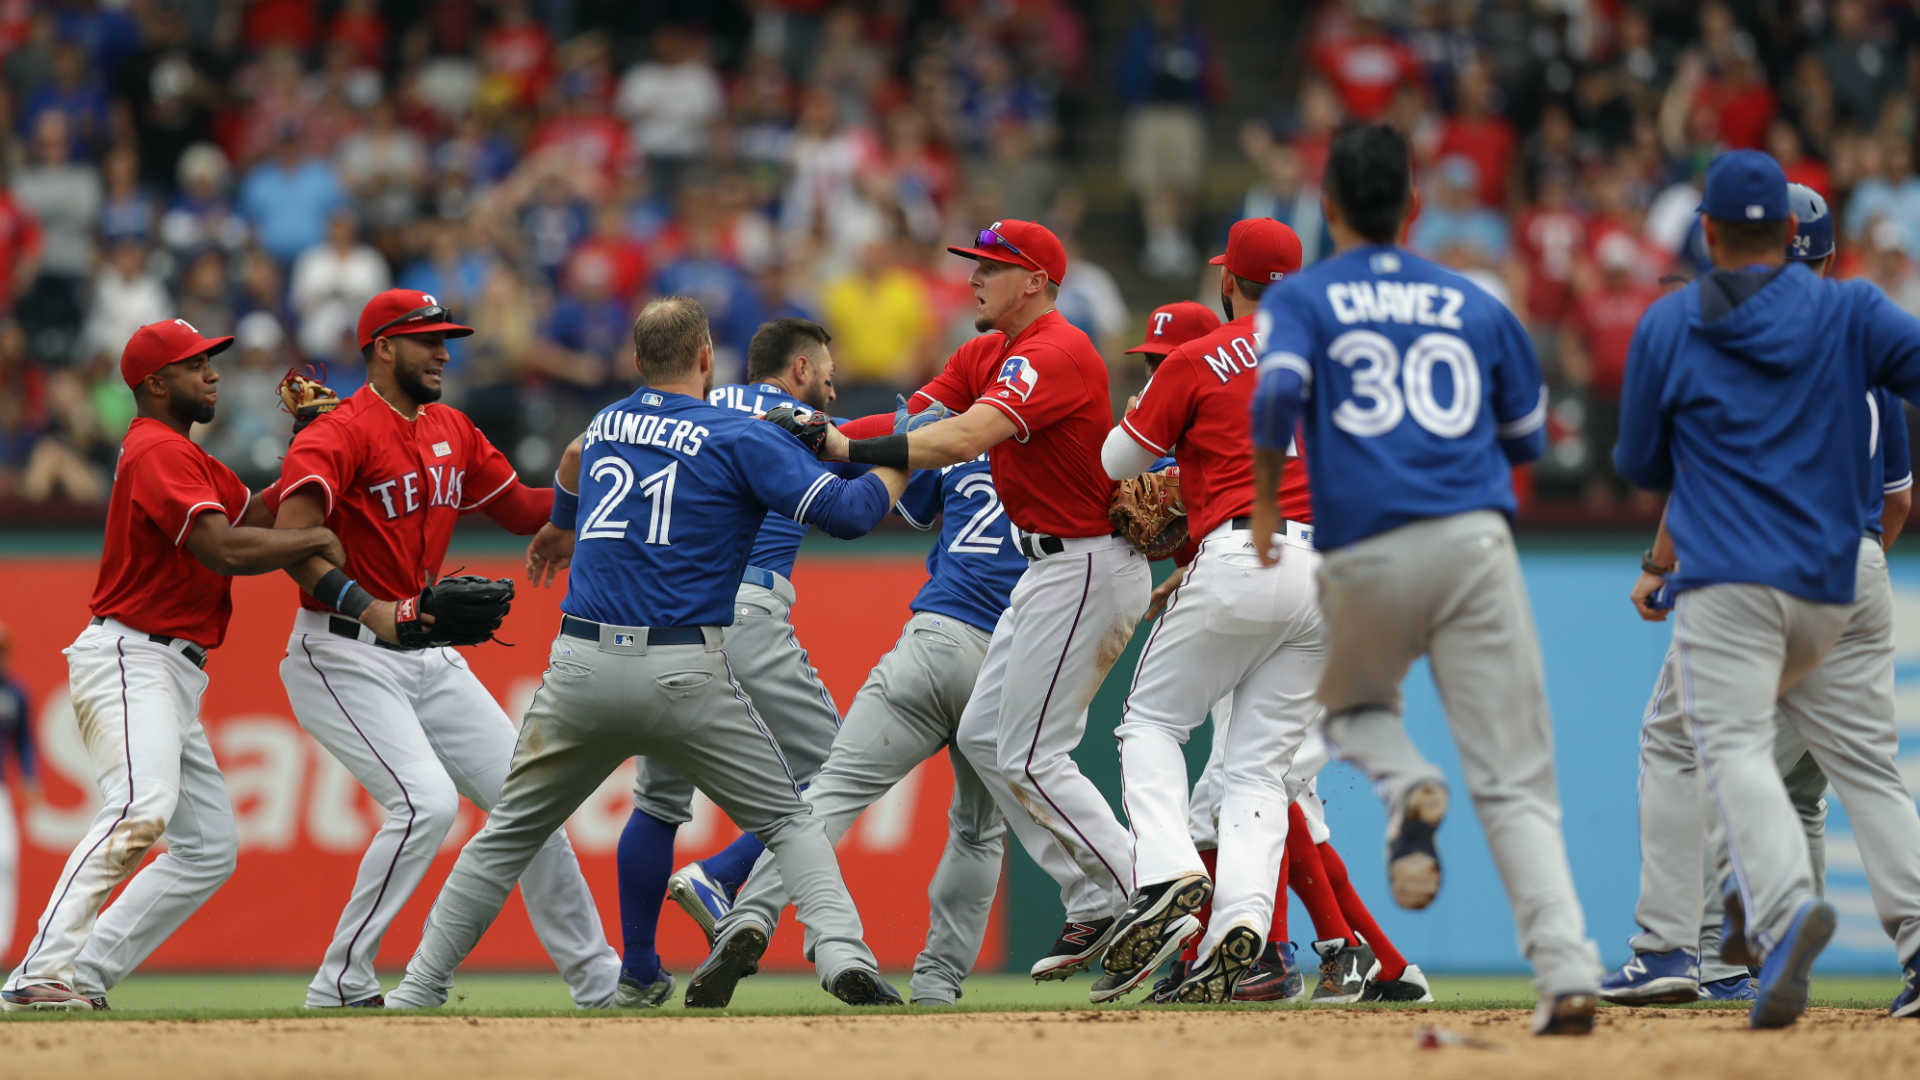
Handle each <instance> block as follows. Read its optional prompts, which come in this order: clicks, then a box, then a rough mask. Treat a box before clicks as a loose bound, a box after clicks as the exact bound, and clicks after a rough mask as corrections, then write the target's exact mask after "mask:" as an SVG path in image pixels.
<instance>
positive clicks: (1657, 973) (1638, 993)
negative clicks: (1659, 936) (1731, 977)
mask: <svg viewBox="0 0 1920 1080" xmlns="http://www.w3.org/2000/svg"><path fill="white" fill-rule="evenodd" d="M1600 998H1601V1000H1603V1001H1610V1002H1612V1003H1614V1004H1615V1005H1684V1004H1686V1003H1688V1002H1691V1001H1699V1000H1700V957H1699V956H1698V955H1697V954H1695V953H1694V951H1693V950H1692V949H1669V950H1667V951H1666V952H1637V953H1634V954H1633V959H1631V960H1629V961H1627V962H1626V963H1625V964H1623V965H1621V967H1620V970H1619V971H1616V972H1613V973H1611V974H1609V975H1608V976H1607V977H1606V978H1604V979H1601V980H1600Z"/></svg>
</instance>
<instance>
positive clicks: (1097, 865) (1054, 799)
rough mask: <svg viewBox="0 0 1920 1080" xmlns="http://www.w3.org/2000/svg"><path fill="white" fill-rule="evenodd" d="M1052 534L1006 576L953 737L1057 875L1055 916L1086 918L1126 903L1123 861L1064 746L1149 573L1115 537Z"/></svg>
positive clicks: (1080, 728)
mask: <svg viewBox="0 0 1920 1080" xmlns="http://www.w3.org/2000/svg"><path fill="white" fill-rule="evenodd" d="M1063 543H1064V545H1065V550H1063V551H1061V552H1060V553H1059V554H1057V555H1048V556H1045V557H1042V558H1039V559H1035V560H1033V561H1032V563H1030V564H1029V565H1028V567H1027V571H1026V573H1024V574H1022V575H1021V576H1020V581H1019V583H1018V584H1017V585H1015V586H1014V588H1013V595H1012V599H1011V602H1010V603H1009V604H1008V606H1007V610H1006V611H1005V612H1003V613H1002V614H1001V616H1000V621H999V623H998V624H996V625H995V626H994V628H993V639H992V642H991V643H990V644H989V645H988V646H987V658H986V661H985V662H984V663H982V664H981V665H980V680H979V682H978V683H976V684H975V685H974V691H973V697H972V698H971V699H969V700H968V702H967V708H966V712H965V713H963V714H962V715H961V717H960V726H959V728H958V729H957V730H956V731H955V732H954V744H955V745H957V746H958V747H960V751H961V753H963V754H965V755H966V757H967V760H968V761H970V762H972V763H973V767H974V769H975V770H976V771H978V772H979V774H980V779H981V781H982V782H983V783H985V784H986V786H987V790H988V791H989V792H991V793H992V795H993V801H994V802H995V804H997V805H998V806H999V807H1000V812H1001V813H1003V814H1005V815H1006V817H1007V824H1008V825H1009V826H1010V827H1012V829H1013V833H1014V835H1015V836H1017V837H1019V839H1020V844H1021V846H1022V847H1024V848H1026V850H1027V854H1028V855H1030V856H1032V857H1033V861H1034V862H1036V863H1038V864H1040V868H1041V869H1043V870H1045V871H1046V872H1047V874H1048V875H1049V876H1050V877H1052V878H1053V880H1054V881H1055V882H1057V883H1058V884H1059V886H1060V901H1061V904H1062V905H1063V906H1065V908H1066V915H1067V918H1068V919H1069V920H1071V921H1076V922H1091V921H1093V920H1095V919H1104V918H1108V917H1109V916H1113V915H1117V914H1119V913H1120V910H1121V908H1123V907H1125V906H1126V900H1127V892H1128V890H1129V889H1130V888H1131V887H1132V882H1133V860H1132V858H1131V856H1130V855H1129V853H1128V841H1127V831H1126V830H1125V829H1123V828H1121V827H1120V822H1119V819H1117V818H1115V817H1114V814H1113V808H1112V807H1111V806H1109V805H1107V800H1106V798H1105V796H1103V795H1101V794H1100V789H1099V788H1096V787H1094V786H1093V781H1091V780H1088V779H1087V778H1086V776H1085V775H1083V774H1082V773H1081V772H1080V767H1079V766H1078V765H1076V764H1074V761H1073V758H1072V757H1070V756H1068V755H1069V754H1071V753H1072V752H1073V750H1074V748H1075V747H1077V746H1079V745H1080V739H1081V736H1083V735H1084V734H1086V730H1087V707H1088V705H1089V704H1091V703H1092V701H1093V695H1094V694H1095V693H1096V692H1097V691H1098V690H1099V689H1100V683H1101V682H1102V681H1103V680H1104V679H1105V678H1106V676H1107V672H1108V671H1109V670H1111V669H1112V667H1113V665H1114V662H1115V661H1117V660H1119V659H1120V654H1121V653H1122V652H1124V651H1126V647H1127V643H1128V642H1129V641H1131V640H1132V639H1133V628H1134V627H1135V626H1136V625H1137V624H1138V623H1139V621H1140V615H1141V613H1142V612H1144V611H1146V610H1147V594H1148V593H1150V592H1151V591H1152V581H1151V575H1150V573H1149V572H1148V569H1147V560H1146V558H1145V557H1144V556H1142V555H1141V554H1140V553H1139V552H1137V551H1135V550H1133V548H1132V547H1130V546H1128V545H1127V542H1126V541H1124V540H1121V539H1119V538H1118V537H1105V536H1103V537H1090V538H1087V539H1074V540H1065V541H1063Z"/></svg>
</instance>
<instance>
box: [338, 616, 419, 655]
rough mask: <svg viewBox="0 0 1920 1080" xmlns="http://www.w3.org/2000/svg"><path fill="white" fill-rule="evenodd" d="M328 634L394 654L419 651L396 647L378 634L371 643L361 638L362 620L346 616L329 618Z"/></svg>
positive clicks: (402, 646)
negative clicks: (388, 650)
mask: <svg viewBox="0 0 1920 1080" xmlns="http://www.w3.org/2000/svg"><path fill="white" fill-rule="evenodd" d="M327 632H328V633H330V634H338V635H340V636H341V637H345V638H352V639H353V640H355V641H358V642H360V643H361V644H362V645H368V644H371V645H377V646H379V647H380V648H382V649H391V650H393V651H394V652H418V651H419V650H418V649H409V648H407V647H406V646H405V645H395V644H394V643H393V642H391V641H388V640H387V639H386V638H383V637H381V636H379V635H378V634H376V635H374V638H373V640H372V641H371V642H369V641H367V640H366V639H365V638H363V637H361V636H360V620H358V619H349V618H347V617H346V616H345V615H329V616H327Z"/></svg>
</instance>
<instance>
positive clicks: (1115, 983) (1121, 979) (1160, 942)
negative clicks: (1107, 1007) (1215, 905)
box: [1087, 915, 1206, 1005]
mask: <svg viewBox="0 0 1920 1080" xmlns="http://www.w3.org/2000/svg"><path fill="white" fill-rule="evenodd" d="M1205 931H1206V928H1205V927H1203V926H1201V925H1200V918H1199V916H1196V915H1182V916H1180V917H1179V918H1177V919H1175V920H1174V921H1173V922H1172V923H1171V924H1170V925H1168V926H1167V929H1166V931H1165V935H1164V936H1163V937H1161V938H1158V939H1157V948H1155V949H1154V951H1153V953H1152V954H1151V955H1150V956H1149V957H1148V959H1147V961H1146V963H1144V964H1142V965H1141V966H1140V967H1138V968H1135V969H1134V970H1132V971H1128V972H1117V971H1105V970H1102V971H1101V972H1100V977H1099V978H1097V979H1095V980H1093V987H1092V989H1090V990H1088V991H1087V1000H1088V1001H1091V1002H1093V1003H1094V1004H1095V1005H1104V1004H1106V1003H1107V1002H1109V1001H1113V1000H1115V999H1116V998H1122V997H1125V996H1127V995H1128V994H1131V993H1133V991H1134V989H1135V988H1136V987H1138V986H1139V985H1140V984H1141V983H1143V982H1146V981H1147V980H1148V979H1149V978H1151V977H1152V975H1153V973H1154V972H1156V971H1158V970H1160V965H1161V964H1164V963H1166V962H1167V961H1168V960H1170V959H1172V958H1174V957H1176V956H1179V955H1180V954H1181V953H1182V952H1184V951H1186V948H1187V945H1188V944H1189V943H1191V942H1192V941H1193V940H1194V939H1195V938H1197V937H1199V936H1200V935H1201V934H1202V933H1204V932H1205ZM1173 989H1178V987H1174V988H1173ZM1167 993H1169V994H1171V993H1172V991H1171V990H1169V991H1167ZM1155 1000H1156V1001H1157V1000H1160V998H1158V997H1156V998H1155ZM1169 1000H1170V999H1169Z"/></svg>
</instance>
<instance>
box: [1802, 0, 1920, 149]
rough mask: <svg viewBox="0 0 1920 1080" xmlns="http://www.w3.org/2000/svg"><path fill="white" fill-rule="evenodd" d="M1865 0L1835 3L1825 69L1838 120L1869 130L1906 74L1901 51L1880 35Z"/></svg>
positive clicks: (1823, 47) (1823, 51)
mask: <svg viewBox="0 0 1920 1080" xmlns="http://www.w3.org/2000/svg"><path fill="white" fill-rule="evenodd" d="M1871 20H1872V14H1871V12H1870V11H1869V9H1868V7H1867V4H1866V3H1865V2H1864V0H1834V4H1833V8H1832V12H1831V15H1830V20H1829V21H1830V27H1829V33H1828V35H1827V39H1826V40H1825V41H1823V42H1821V43H1820V50H1819V60H1820V66H1821V67H1822V68H1824V69H1825V71H1826V78H1827V80H1828V81H1829V82H1831V83H1832V84H1833V99H1834V108H1835V112H1836V114H1837V119H1839V120H1840V121H1842V122H1843V123H1852V124H1855V125H1858V126H1860V127H1863V128H1869V127H1872V126H1873V125H1874V124H1875V123H1877V122H1878V121H1879V119H1880V105H1881V103H1882V102H1883V101H1885V100H1886V97H1887V94H1888V93H1889V92H1890V91H1892V89H1893V88H1894V87H1895V86H1897V85H1898V84H1899V81H1900V79H1901V78H1902V76H1903V75H1904V74H1905V72H1904V70H1903V69H1904V67H1905V65H1904V63H1903V59H1902V57H1901V55H1900V53H1899V52H1898V51H1897V50H1895V49H1894V48H1893V47H1892V46H1890V45H1889V44H1888V43H1887V42H1886V41H1884V40H1882V39H1881V38H1880V37H1879V35H1878V34H1876V33H1875V32H1874V29H1873V26H1872V22H1871Z"/></svg>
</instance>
